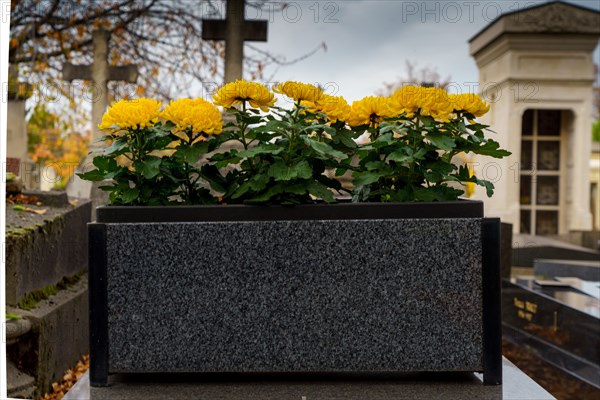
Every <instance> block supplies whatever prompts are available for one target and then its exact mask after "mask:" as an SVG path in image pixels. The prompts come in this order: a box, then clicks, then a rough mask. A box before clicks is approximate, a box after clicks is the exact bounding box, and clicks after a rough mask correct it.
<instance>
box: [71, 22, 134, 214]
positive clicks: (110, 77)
mask: <svg viewBox="0 0 600 400" xmlns="http://www.w3.org/2000/svg"><path fill="white" fill-rule="evenodd" d="M92 39H93V43H94V62H93V64H92V65H73V64H70V63H65V64H64V65H63V79H64V80H66V81H73V80H75V79H84V80H91V81H92V82H93V84H94V87H95V89H96V91H97V92H96V96H95V98H94V99H93V102H92V135H91V138H90V151H93V150H97V149H98V147H99V146H101V145H100V144H99V142H98V139H100V138H101V137H102V136H103V133H102V132H101V131H100V130H99V129H98V125H99V124H100V123H101V122H102V116H103V115H104V113H105V112H106V109H107V107H108V81H126V82H129V83H135V81H136V80H137V77H138V71H137V67H136V66H135V65H126V66H110V65H109V64H108V42H109V39H110V32H107V31H106V30H104V29H102V28H100V29H97V30H95V31H94V33H93V34H92ZM92 156H93V155H90V154H88V156H87V157H85V158H84V159H83V160H82V161H81V162H80V163H79V166H78V167H77V168H76V170H75V171H76V172H86V171H87V170H89V168H90V166H91V165H92ZM105 184H106V182H94V183H92V182H89V181H84V180H82V179H81V178H79V177H78V176H77V175H76V174H74V175H73V176H72V178H71V179H70V181H69V182H68V184H67V195H68V196H69V197H77V198H81V199H91V200H92V221H93V220H95V219H96V218H95V213H96V206H98V205H101V204H106V203H107V201H108V195H107V194H106V193H105V192H102V191H101V190H100V189H98V186H99V185H105Z"/></svg>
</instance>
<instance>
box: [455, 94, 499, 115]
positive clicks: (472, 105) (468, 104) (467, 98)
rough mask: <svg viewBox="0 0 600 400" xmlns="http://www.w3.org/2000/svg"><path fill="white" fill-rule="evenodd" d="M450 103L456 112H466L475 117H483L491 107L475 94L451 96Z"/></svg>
mask: <svg viewBox="0 0 600 400" xmlns="http://www.w3.org/2000/svg"><path fill="white" fill-rule="evenodd" d="M450 102H451V103H452V106H453V108H454V111H466V112H468V113H469V114H473V116H475V117H481V116H482V115H483V114H485V113H487V112H488V111H489V110H490V105H489V104H488V103H486V102H485V101H483V100H482V99H481V97H479V96H478V95H476V94H474V93H465V94H451V95H450Z"/></svg>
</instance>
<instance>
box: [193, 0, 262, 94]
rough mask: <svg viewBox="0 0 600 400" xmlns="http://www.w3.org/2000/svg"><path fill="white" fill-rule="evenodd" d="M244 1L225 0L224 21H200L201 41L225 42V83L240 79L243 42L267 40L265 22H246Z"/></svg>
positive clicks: (242, 61) (241, 74)
mask: <svg viewBox="0 0 600 400" xmlns="http://www.w3.org/2000/svg"><path fill="white" fill-rule="evenodd" d="M245 5H246V4H245V1H244V0H227V11H226V13H227V14H226V19H225V20H224V21H223V20H211V19H203V20H202V39H203V40H224V41H225V82H224V83H229V82H233V81H236V80H238V79H242V77H243V63H244V41H260V42H264V41H266V40H267V27H268V24H267V21H247V20H246V19H245Z"/></svg>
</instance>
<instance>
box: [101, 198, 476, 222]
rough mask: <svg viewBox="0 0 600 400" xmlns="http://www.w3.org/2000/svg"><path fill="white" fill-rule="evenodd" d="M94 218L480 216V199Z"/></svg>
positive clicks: (106, 210)
mask: <svg viewBox="0 0 600 400" xmlns="http://www.w3.org/2000/svg"><path fill="white" fill-rule="evenodd" d="M96 218H97V221H98V222H102V223H116V222H200V221H202V222H221V221H269V220H270V221H281V220H283V221H289V220H346V219H409V218H411V219H422V218H483V202H482V201H474V200H459V201H452V202H429V203H425V202H415V203H336V204H303V205H297V206H280V205H277V206H250V205H214V206H212V205H209V206H131V207H127V206H100V207H98V208H97V209H96Z"/></svg>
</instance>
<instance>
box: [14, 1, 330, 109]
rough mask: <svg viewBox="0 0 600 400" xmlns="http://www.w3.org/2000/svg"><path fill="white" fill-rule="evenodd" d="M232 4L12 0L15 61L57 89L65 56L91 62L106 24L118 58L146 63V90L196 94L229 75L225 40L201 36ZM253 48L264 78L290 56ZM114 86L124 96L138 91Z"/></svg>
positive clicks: (26, 75)
mask: <svg viewBox="0 0 600 400" xmlns="http://www.w3.org/2000/svg"><path fill="white" fill-rule="evenodd" d="M266 3H267V2H266V0H259V1H252V2H248V6H250V7H256V8H259V9H260V8H263V7H264V6H265V4H266ZM272 4H273V3H269V7H270V8H271V11H272V8H273V7H272ZM280 7H285V3H281V5H280ZM224 10H225V7H224V2H223V1H216V0H97V1H88V0H83V1H82V0H44V1H40V0H11V32H10V35H11V39H10V51H9V62H10V63H11V64H15V65H18V66H19V74H20V76H21V78H22V79H25V80H26V81H28V82H30V83H44V82H45V83H47V84H52V85H53V87H52V89H53V90H57V89H56V88H55V87H54V86H56V82H57V81H59V80H60V77H61V72H62V65H63V63H64V62H66V61H69V62H73V63H76V64H77V63H81V64H84V63H85V64H87V63H91V61H92V51H91V46H92V35H91V34H92V31H93V30H94V29H95V28H97V27H100V26H102V27H104V28H105V29H106V30H108V31H109V32H111V52H110V55H109V61H110V63H112V64H113V65H117V64H119V65H122V64H128V63H134V64H137V65H138V67H139V71H140V75H139V80H138V85H137V91H138V94H142V93H145V94H147V95H150V96H154V97H160V98H164V99H169V98H174V97H179V96H184V95H190V93H189V89H190V88H191V87H196V88H198V84H201V85H204V89H205V90H211V89H214V87H215V82H219V83H220V82H221V81H222V75H223V71H222V66H221V63H220V60H222V58H223V56H224V44H223V43H222V42H218V41H203V40H201V33H202V19H203V18H224V17H225V16H224ZM322 47H323V45H322V44H319V45H318V46H317V47H316V48H315V50H314V51H317V50H318V49H320V48H322ZM246 50H247V51H246V52H245V60H244V63H245V70H246V71H248V73H249V75H250V76H251V77H252V79H260V78H261V76H262V73H263V71H264V69H265V67H266V66H267V65H270V64H289V63H290V61H286V59H285V58H284V57H281V56H276V55H273V54H269V53H264V52H262V51H260V50H258V49H257V48H254V47H252V46H249V45H246ZM311 53H312V52H311ZM304 56H306V55H301V56H300V57H299V58H303V57H304ZM291 62H293V60H292V61H291ZM193 83H196V85H195V86H194V85H193ZM113 85H117V84H116V83H113ZM62 86H67V85H66V84H65V85H62ZM112 89H113V91H115V90H116V91H117V92H118V93H119V94H121V95H123V96H124V97H126V96H127V95H132V94H134V93H130V92H128V91H127V90H126V89H124V88H121V89H119V88H118V87H113V88H112ZM63 90H69V88H66V89H63ZM62 94H63V95H65V94H67V93H64V92H63V93H62ZM197 94H198V93H195V95H197Z"/></svg>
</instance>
